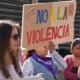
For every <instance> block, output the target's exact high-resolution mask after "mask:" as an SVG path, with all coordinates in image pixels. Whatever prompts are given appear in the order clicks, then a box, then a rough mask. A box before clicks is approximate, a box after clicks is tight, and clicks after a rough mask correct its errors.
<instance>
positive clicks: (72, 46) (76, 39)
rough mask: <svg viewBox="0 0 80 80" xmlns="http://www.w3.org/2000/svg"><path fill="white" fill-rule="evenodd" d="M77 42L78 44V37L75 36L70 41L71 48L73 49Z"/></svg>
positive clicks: (79, 41) (79, 40)
mask: <svg viewBox="0 0 80 80" xmlns="http://www.w3.org/2000/svg"><path fill="white" fill-rule="evenodd" d="M78 44H80V38H75V39H74V40H73V41H72V43H71V49H73V48H74V47H75V46H76V45H78Z"/></svg>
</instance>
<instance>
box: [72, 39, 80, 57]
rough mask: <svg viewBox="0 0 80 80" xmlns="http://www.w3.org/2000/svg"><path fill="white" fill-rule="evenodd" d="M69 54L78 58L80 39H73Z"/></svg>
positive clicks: (79, 55) (79, 54)
mask: <svg viewBox="0 0 80 80" xmlns="http://www.w3.org/2000/svg"><path fill="white" fill-rule="evenodd" d="M71 53H72V54H74V56H77V57H80V38H75V39H74V40H73V41H72V43H71Z"/></svg>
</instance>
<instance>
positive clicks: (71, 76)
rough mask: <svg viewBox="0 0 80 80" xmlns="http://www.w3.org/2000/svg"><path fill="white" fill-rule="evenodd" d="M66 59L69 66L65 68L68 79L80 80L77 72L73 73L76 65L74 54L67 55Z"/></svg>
mask: <svg viewBox="0 0 80 80" xmlns="http://www.w3.org/2000/svg"><path fill="white" fill-rule="evenodd" d="M64 60H65V61H66V63H67V68H66V69H65V70H64V76H65V78H66V80H79V79H78V76H77V73H73V72H72V71H71V70H72V68H73V67H74V56H73V55H67V56H65V58H64Z"/></svg>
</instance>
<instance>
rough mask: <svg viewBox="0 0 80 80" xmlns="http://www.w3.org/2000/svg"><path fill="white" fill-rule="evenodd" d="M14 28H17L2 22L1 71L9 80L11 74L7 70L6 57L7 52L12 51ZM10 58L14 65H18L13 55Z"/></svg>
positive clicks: (0, 43)
mask: <svg viewBox="0 0 80 80" xmlns="http://www.w3.org/2000/svg"><path fill="white" fill-rule="evenodd" d="M9 22H10V21H9ZM13 27H15V25H13V24H11V23H8V21H7V22H5V21H2V22H0V69H1V71H2V73H3V74H4V76H5V77H6V78H9V77H10V74H9V71H8V70H7V69H6V65H5V61H4V56H5V54H6V51H7V50H9V49H10V37H11V32H12V30H13ZM17 29H18V28H17ZM9 52H10V51H9ZM9 54H10V53H9ZM10 57H12V58H11V59H12V61H13V65H17V64H16V60H15V58H14V56H13V55H12V56H10ZM15 70H16V67H15ZM16 71H17V70H16Z"/></svg>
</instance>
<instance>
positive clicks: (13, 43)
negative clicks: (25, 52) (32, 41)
mask: <svg viewBox="0 0 80 80" xmlns="http://www.w3.org/2000/svg"><path fill="white" fill-rule="evenodd" d="M19 46H20V36H19V33H18V30H17V28H13V30H12V32H11V37H10V50H11V51H14V52H16V51H17V50H18V48H19Z"/></svg>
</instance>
